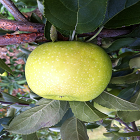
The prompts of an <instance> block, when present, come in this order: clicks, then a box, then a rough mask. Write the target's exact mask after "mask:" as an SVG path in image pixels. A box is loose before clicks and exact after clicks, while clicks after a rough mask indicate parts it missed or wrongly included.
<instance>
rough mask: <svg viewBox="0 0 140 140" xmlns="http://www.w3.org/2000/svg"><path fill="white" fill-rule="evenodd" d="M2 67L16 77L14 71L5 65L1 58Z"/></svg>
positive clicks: (0, 65)
mask: <svg viewBox="0 0 140 140" xmlns="http://www.w3.org/2000/svg"><path fill="white" fill-rule="evenodd" d="M0 67H1V68H2V69H4V70H6V71H7V72H9V73H11V74H12V75H14V74H13V72H12V70H11V69H10V68H9V67H8V66H7V65H6V64H5V62H4V61H3V60H2V59H1V58H0Z"/></svg>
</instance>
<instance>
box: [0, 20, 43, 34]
mask: <svg viewBox="0 0 140 140" xmlns="http://www.w3.org/2000/svg"><path fill="white" fill-rule="evenodd" d="M44 27H45V25H44V24H40V23H32V22H21V21H13V20H7V19H0V28H1V29H3V30H10V31H25V32H41V33H43V32H44Z"/></svg>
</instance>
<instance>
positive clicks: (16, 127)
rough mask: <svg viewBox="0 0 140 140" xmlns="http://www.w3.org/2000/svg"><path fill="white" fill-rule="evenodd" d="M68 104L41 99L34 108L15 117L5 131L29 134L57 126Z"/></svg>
mask: <svg viewBox="0 0 140 140" xmlns="http://www.w3.org/2000/svg"><path fill="white" fill-rule="evenodd" d="M68 108H69V104H68V102H66V101H58V100H48V99H44V98H43V99H41V100H40V101H39V102H37V103H36V106H35V107H33V108H31V109H28V110H26V111H24V112H23V113H21V114H20V115H18V116H16V117H15V118H14V119H13V120H12V121H11V123H10V124H9V126H5V128H6V130H7V131H9V132H12V133H15V134H23V135H26V134H30V133H34V132H35V131H37V130H39V129H41V128H43V127H50V126H53V125H55V124H57V123H58V122H59V121H60V120H61V119H62V117H63V116H64V114H65V113H66V111H67V110H68Z"/></svg>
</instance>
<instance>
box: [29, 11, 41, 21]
mask: <svg viewBox="0 0 140 140" xmlns="http://www.w3.org/2000/svg"><path fill="white" fill-rule="evenodd" d="M30 21H31V22H33V23H43V22H42V20H41V19H40V17H39V16H38V15H37V14H36V13H32V15H31V17H30Z"/></svg>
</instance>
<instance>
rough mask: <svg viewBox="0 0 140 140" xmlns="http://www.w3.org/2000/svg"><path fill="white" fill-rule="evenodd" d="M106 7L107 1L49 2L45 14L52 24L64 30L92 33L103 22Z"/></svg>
mask: <svg viewBox="0 0 140 140" xmlns="http://www.w3.org/2000/svg"><path fill="white" fill-rule="evenodd" d="M85 2H86V3H85ZM106 6H107V0H88V1H85V0H80V1H78V0H71V1H68V0H57V1H56V0H47V1H44V7H45V9H44V14H45V17H46V18H47V19H48V20H49V21H50V22H51V24H53V25H54V26H55V27H57V28H60V29H62V30H69V31H73V30H76V32H78V33H83V32H91V31H94V30H95V29H96V28H97V27H99V26H100V25H101V23H102V22H103V20H104V16H105V12H106Z"/></svg>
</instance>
